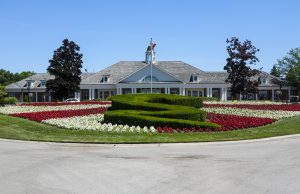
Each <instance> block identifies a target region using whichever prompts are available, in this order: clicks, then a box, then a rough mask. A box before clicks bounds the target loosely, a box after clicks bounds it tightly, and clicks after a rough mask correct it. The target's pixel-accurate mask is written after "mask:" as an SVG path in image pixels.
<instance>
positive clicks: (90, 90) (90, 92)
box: [89, 88, 92, 100]
mask: <svg viewBox="0 0 300 194" xmlns="http://www.w3.org/2000/svg"><path fill="white" fill-rule="evenodd" d="M89 100H92V89H91V88H90V89H89Z"/></svg>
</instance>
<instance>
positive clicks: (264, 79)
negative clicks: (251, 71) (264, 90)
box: [260, 78, 268, 85]
mask: <svg viewBox="0 0 300 194" xmlns="http://www.w3.org/2000/svg"><path fill="white" fill-rule="evenodd" d="M260 84H262V85H266V84H268V80H267V78H260Z"/></svg>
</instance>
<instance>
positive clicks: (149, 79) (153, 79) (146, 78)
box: [142, 75, 159, 82]
mask: <svg viewBox="0 0 300 194" xmlns="http://www.w3.org/2000/svg"><path fill="white" fill-rule="evenodd" d="M142 82H151V75H148V76H146V77H144V78H143V79H142ZM152 82H159V81H158V79H157V78H156V77H155V76H152Z"/></svg>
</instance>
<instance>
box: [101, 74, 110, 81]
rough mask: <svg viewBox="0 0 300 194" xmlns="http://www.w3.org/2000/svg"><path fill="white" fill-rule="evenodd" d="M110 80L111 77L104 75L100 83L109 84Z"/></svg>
mask: <svg viewBox="0 0 300 194" xmlns="http://www.w3.org/2000/svg"><path fill="white" fill-rule="evenodd" d="M108 78H109V75H104V76H103V77H102V78H101V80H100V83H107V82H108Z"/></svg>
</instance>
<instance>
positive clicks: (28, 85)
mask: <svg viewBox="0 0 300 194" xmlns="http://www.w3.org/2000/svg"><path fill="white" fill-rule="evenodd" d="M32 86H33V81H29V80H28V81H26V84H25V85H24V86H23V87H27V88H30V87H32Z"/></svg>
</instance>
